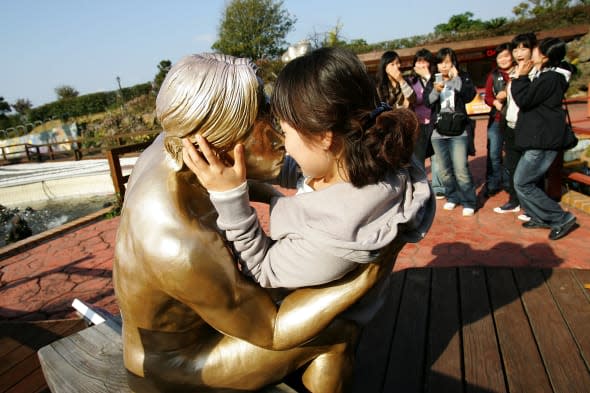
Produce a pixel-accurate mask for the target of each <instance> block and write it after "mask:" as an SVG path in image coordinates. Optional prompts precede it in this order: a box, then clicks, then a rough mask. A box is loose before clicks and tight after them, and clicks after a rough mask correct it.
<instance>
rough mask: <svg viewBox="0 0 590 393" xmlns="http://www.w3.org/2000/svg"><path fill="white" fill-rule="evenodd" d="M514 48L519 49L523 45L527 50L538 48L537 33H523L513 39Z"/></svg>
mask: <svg viewBox="0 0 590 393" xmlns="http://www.w3.org/2000/svg"><path fill="white" fill-rule="evenodd" d="M511 44H512V48H513V49H514V48H518V46H519V45H521V44H522V46H524V47H525V48H529V49H531V50H532V49H533V48H534V47H535V46H537V36H536V35H535V33H522V34H518V35H517V36H515V37H514V38H513V39H512V42H511Z"/></svg>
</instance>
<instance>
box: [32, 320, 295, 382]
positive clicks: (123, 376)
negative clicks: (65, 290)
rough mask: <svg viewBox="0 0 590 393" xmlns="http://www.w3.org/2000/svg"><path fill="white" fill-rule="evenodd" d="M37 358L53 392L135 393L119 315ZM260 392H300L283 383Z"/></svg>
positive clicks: (68, 339)
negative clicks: (126, 357)
mask: <svg viewBox="0 0 590 393" xmlns="http://www.w3.org/2000/svg"><path fill="white" fill-rule="evenodd" d="M38 357H39V361H40V363H41V368H42V369H43V374H44V375H45V380H46V381H47V385H48V386H49V389H50V390H51V392H52V393H85V392H92V393H102V392H104V393H106V392H116V393H132V390H131V389H130V388H129V386H128V383H127V371H126V369H125V366H124V365H123V345H122V342H121V319H120V317H118V316H117V317H112V318H108V317H107V318H106V321H105V322H104V323H101V324H99V325H95V326H91V327H89V328H86V329H84V330H82V331H80V332H78V333H76V334H73V335H71V336H68V337H65V338H63V339H61V340H59V341H56V342H54V343H52V344H50V345H47V346H45V347H43V348H41V349H40V350H39V351H38ZM136 393H140V392H136ZM260 393H297V392H296V391H295V390H293V389H292V388H290V387H289V386H287V385H286V384H284V383H282V384H279V385H275V386H269V387H267V388H265V389H263V390H261V391H260Z"/></svg>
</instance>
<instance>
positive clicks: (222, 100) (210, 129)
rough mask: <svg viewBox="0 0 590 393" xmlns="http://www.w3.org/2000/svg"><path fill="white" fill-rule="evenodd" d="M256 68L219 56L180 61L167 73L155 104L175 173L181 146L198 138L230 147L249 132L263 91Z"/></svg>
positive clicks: (178, 164) (191, 57)
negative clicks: (197, 135)
mask: <svg viewBox="0 0 590 393" xmlns="http://www.w3.org/2000/svg"><path fill="white" fill-rule="evenodd" d="M256 69H257V67H256V65H255V64H254V63H253V62H252V61H250V60H249V59H245V58H237V57H233V56H229V55H223V54H219V53H204V54H195V55H190V56H185V57H184V58H182V59H181V60H180V61H178V62H177V63H176V64H175V65H174V66H173V67H172V68H171V69H170V71H169V72H168V74H167V75H166V78H165V79H164V82H162V86H161V87H160V91H159V93H158V97H157V99H156V115H157V116H158V120H159V121H160V124H161V125H162V128H163V129H164V131H165V140H164V145H165V148H166V151H167V152H168V153H169V155H170V157H171V158H172V160H173V161H174V167H175V169H176V170H179V169H180V168H182V164H183V162H182V142H181V139H182V138H185V137H191V139H192V138H194V136H195V135H196V134H201V135H202V136H203V137H205V139H207V141H208V142H209V143H210V144H211V145H213V146H214V147H216V148H218V149H227V148H231V147H233V146H234V145H235V144H236V143H237V142H239V141H240V140H242V139H243V138H244V137H245V136H246V134H247V132H248V131H249V130H250V128H251V127H252V125H253V123H254V120H255V119H256V115H257V113H258V106H259V103H260V97H259V96H260V94H262V89H261V86H260V82H259V79H258V77H257V76H256Z"/></svg>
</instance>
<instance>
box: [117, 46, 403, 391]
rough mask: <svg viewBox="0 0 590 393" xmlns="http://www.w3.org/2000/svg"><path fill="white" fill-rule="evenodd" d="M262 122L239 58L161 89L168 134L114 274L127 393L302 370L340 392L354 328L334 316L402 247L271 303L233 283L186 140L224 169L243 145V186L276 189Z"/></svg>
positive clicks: (208, 65)
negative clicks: (253, 183)
mask: <svg viewBox="0 0 590 393" xmlns="http://www.w3.org/2000/svg"><path fill="white" fill-rule="evenodd" d="M266 109H267V104H266V102H265V100H264V94H263V91H262V86H261V82H260V80H259V79H258V78H257V76H256V70H255V65H254V64H253V63H251V62H250V61H248V60H246V59H238V58H234V57H230V56H225V55H219V54H203V55H192V56H187V57H185V58H183V59H182V60H181V61H179V62H178V63H177V64H175V66H174V67H172V69H171V70H170V72H169V73H168V75H167V77H166V79H165V81H164V82H163V85H162V87H161V90H160V92H159V94H158V98H157V103H156V110H157V115H158V118H159V120H160V122H161V124H162V127H163V129H164V130H165V131H164V132H163V133H162V134H160V135H159V136H158V138H157V139H156V140H155V141H154V143H153V144H152V145H151V146H150V147H149V148H148V149H146V150H145V151H144V152H143V153H142V155H141V156H140V158H139V159H138V161H137V163H136V165H135V168H134V169H133V173H132V175H131V177H130V180H129V183H128V188H127V191H126V194H125V202H124V206H123V210H122V214H121V221H120V227H119V231H118V234H117V240H116V250H115V263H114V269H113V278H114V285H115V291H116V295H117V299H118V303H119V306H120V309H121V316H122V320H123V333H122V338H123V352H124V363H125V367H126V369H127V370H128V372H129V373H128V375H129V382H130V386H131V387H132V389H134V391H137V392H146V391H147V392H167V391H169V392H181V391H193V392H198V391H219V392H222V391H223V392H226V391H227V392H231V391H251V390H257V389H260V388H262V387H264V386H266V385H269V384H272V383H276V382H278V381H280V380H281V379H282V378H284V377H285V376H286V375H288V374H289V373H291V372H293V371H294V370H297V369H298V368H300V367H302V366H305V367H306V368H305V370H304V371H303V377H302V379H303V383H304V384H305V386H306V387H307V388H308V389H309V390H310V391H312V392H339V391H344V390H346V386H347V385H346V384H347V383H348V382H349V381H350V378H351V369H352V356H353V354H352V352H353V350H354V348H353V347H354V345H353V344H354V342H355V339H356V337H357V328H356V326H355V325H354V324H353V323H352V322H348V321H344V320H339V319H335V317H336V316H338V314H340V313H341V312H343V311H345V310H346V309H348V308H349V307H350V306H352V305H353V304H355V303H356V302H357V300H359V299H360V298H361V297H363V296H364V295H365V294H366V293H367V292H368V291H369V290H370V289H371V288H372V287H373V286H374V284H375V283H376V282H378V281H380V280H382V279H384V278H386V277H388V276H389V272H391V267H392V264H393V261H394V260H395V256H396V255H397V253H398V252H399V250H400V249H401V247H402V246H403V244H397V243H396V244H392V245H391V246H390V247H389V248H388V249H387V250H385V251H384V252H383V253H382V255H381V257H380V258H379V263H371V264H367V265H366V266H363V267H362V268H359V269H357V270H355V271H353V272H352V273H350V274H349V275H348V276H346V277H344V278H342V279H340V280H338V281H336V282H333V283H331V284H328V285H324V286H318V287H314V288H304V289H297V290H295V291H292V292H290V293H289V292H288V293H287V295H286V296H284V297H281V298H280V299H277V297H276V296H275V295H274V292H271V290H266V289H262V288H260V287H259V286H258V285H257V284H255V283H254V282H253V281H251V280H250V279H249V278H247V277H245V276H243V275H242V274H241V273H240V271H239V270H238V268H237V264H236V261H235V259H234V256H233V255H232V252H231V248H230V247H228V245H227V244H226V241H225V239H224V238H223V236H222V234H221V233H220V231H219V230H218V229H217V227H216V224H215V220H216V217H217V214H216V212H215V209H214V208H213V206H212V205H211V202H210V201H209V195H208V193H207V191H206V190H205V189H204V188H203V187H202V186H201V185H200V184H199V182H198V181H197V179H196V177H195V176H194V174H193V173H192V172H191V171H190V170H188V169H187V168H186V167H184V166H183V162H182V144H181V138H184V137H189V138H191V137H193V136H194V135H196V134H197V133H199V134H201V135H203V136H204V137H205V138H206V139H207V140H208V141H209V143H210V144H211V145H212V146H214V147H215V149H217V152H218V154H219V155H220V157H224V158H225V159H228V160H231V156H230V153H231V151H232V149H233V147H234V145H235V144H236V143H238V142H239V143H244V145H245V152H246V156H247V171H248V177H249V178H254V179H258V180H266V179H272V178H274V177H276V176H277V175H278V173H279V171H280V168H281V164H282V162H283V159H284V153H285V151H284V147H283V140H282V137H281V135H279V134H278V133H277V132H276V131H275V130H274V128H273V127H272V122H271V121H270V116H269V115H268V113H267V112H266ZM191 140H192V139H191ZM260 186H261V187H262V185H260ZM269 188H271V187H270V186H269ZM253 189H254V190H255V189H256V187H253ZM260 190H262V194H260V195H264V192H265V189H264V187H262V188H260ZM260 195H258V197H259V199H260V198H262V199H264V197H260ZM253 198H254V196H253ZM381 282H382V281H381Z"/></svg>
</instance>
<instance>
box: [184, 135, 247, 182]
mask: <svg viewBox="0 0 590 393" xmlns="http://www.w3.org/2000/svg"><path fill="white" fill-rule="evenodd" d="M196 139H197V144H198V145H199V149H200V150H201V152H200V153H199V152H198V151H197V149H196V148H195V146H194V145H193V144H192V143H191V142H190V141H189V140H188V139H183V140H182V144H183V147H184V149H183V151H182V159H183V160H184V163H185V164H186V166H188V167H189V168H190V170H191V171H193V172H194V174H195V175H197V178H198V179H199V181H200V182H201V184H202V185H203V187H205V188H206V189H207V191H228V190H231V189H233V188H236V187H238V186H239V185H240V184H242V183H244V182H245V181H246V162H245V160H244V146H243V145H241V144H237V145H236V146H235V147H234V165H233V166H226V165H225V164H224V163H223V161H222V160H221V159H220V158H219V157H218V156H217V154H216V153H215V152H214V151H213V150H211V147H210V146H209V144H208V143H207V141H206V140H205V138H203V137H202V136H201V135H197V136H196Z"/></svg>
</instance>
